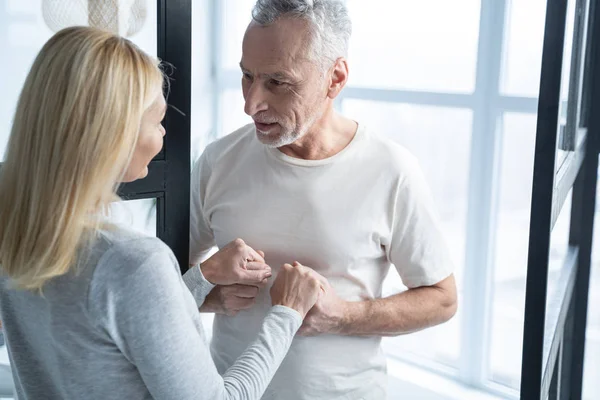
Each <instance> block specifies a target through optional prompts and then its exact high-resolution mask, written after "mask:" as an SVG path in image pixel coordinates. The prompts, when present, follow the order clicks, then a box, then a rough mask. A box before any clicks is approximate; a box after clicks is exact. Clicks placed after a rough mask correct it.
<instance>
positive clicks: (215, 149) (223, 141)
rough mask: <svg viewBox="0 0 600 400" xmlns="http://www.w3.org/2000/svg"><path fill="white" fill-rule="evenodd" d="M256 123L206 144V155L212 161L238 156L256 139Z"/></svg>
mask: <svg viewBox="0 0 600 400" xmlns="http://www.w3.org/2000/svg"><path fill="white" fill-rule="evenodd" d="M254 136H255V128H254V124H248V125H244V126H242V127H241V128H239V129H237V130H236V131H234V132H232V133H230V134H228V135H226V136H223V137H222V138H219V139H217V140H215V141H214V142H212V143H210V144H209V145H208V146H206V149H205V150H204V155H205V157H207V158H208V160H209V161H210V163H211V164H212V163H215V162H217V161H218V160H219V159H220V158H227V157H228V156H232V155H233V156H237V155H238V154H239V152H242V151H245V150H247V148H248V145H249V144H250V143H252V142H253V141H254Z"/></svg>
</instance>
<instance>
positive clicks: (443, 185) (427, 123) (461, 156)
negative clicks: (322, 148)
mask: <svg viewBox="0 0 600 400" xmlns="http://www.w3.org/2000/svg"><path fill="white" fill-rule="evenodd" d="M343 110H344V114H346V115H347V116H349V117H351V118H353V119H355V120H356V121H359V123H361V124H364V125H366V126H367V128H368V129H369V130H370V131H371V132H373V133H375V134H378V135H382V136H386V137H388V138H391V139H393V140H395V141H397V142H398V143H400V144H402V145H403V146H405V147H406V148H408V149H409V150H410V151H411V152H412V153H413V154H414V155H415V156H416V157H417V158H418V159H419V162H420V164H421V168H422V169H423V171H424V173H425V176H426V179H427V181H428V183H429V186H430V187H431V190H432V193H433V197H434V200H435V202H436V207H437V211H438V212H439V214H440V217H441V223H442V229H443V232H444V234H445V236H446V239H447V241H448V243H449V247H450V251H451V254H452V257H453V260H454V262H455V266H456V278H457V282H458V286H459V297H460V296H462V295H461V293H462V290H461V287H462V285H461V277H462V270H463V262H464V250H465V235H466V214H467V211H466V210H467V187H468V176H469V151H470V143H471V122H472V121H471V120H472V113H471V111H470V110H464V109H451V108H441V107H424V106H416V105H410V104H394V103H382V102H373V101H364V100H352V99H347V100H344V103H343ZM400 290H403V286H402V285H401V282H400V279H399V277H398V274H397V273H396V272H395V270H392V271H391V272H390V274H389V276H388V279H387V280H386V283H385V285H384V292H385V293H386V294H388V295H389V294H392V293H398V292H399V291H400ZM459 302H460V298H459ZM459 308H460V307H459ZM459 321H460V317H459V316H457V317H455V318H453V319H452V320H451V321H450V322H449V323H447V324H444V325H442V326H439V327H435V328H432V329H427V330H425V331H422V332H418V333H415V334H411V335H405V336H401V337H397V338H390V339H385V340H384V342H385V346H386V349H388V350H389V351H390V352H394V353H395V354H400V355H404V354H406V353H413V354H417V355H419V356H424V357H427V358H429V359H432V360H435V361H439V362H442V363H445V364H448V365H454V366H455V365H457V359H458V354H459V326H460V325H459Z"/></svg>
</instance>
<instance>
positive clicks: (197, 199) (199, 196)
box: [190, 149, 215, 264]
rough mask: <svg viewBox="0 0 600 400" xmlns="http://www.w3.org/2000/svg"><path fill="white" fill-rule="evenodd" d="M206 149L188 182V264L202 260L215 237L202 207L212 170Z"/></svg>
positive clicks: (211, 246)
mask: <svg viewBox="0 0 600 400" xmlns="http://www.w3.org/2000/svg"><path fill="white" fill-rule="evenodd" d="M207 150H208V149H207ZM207 150H205V151H204V153H202V156H200V158H199V159H198V161H197V162H196V165H195V166H194V169H193V171H192V177H191V182H190V207H191V208H190V264H197V263H199V262H200V261H202V260H203V259H204V257H205V256H206V255H207V254H208V252H209V251H210V250H211V249H212V248H213V247H214V246H215V237H214V234H213V231H212V229H211V227H210V222H209V219H208V216H207V215H206V213H205V207H204V205H205V200H206V195H207V188H208V184H209V180H210V175H211V172H212V170H211V166H210V163H209V161H208V158H209V155H208V152H207Z"/></svg>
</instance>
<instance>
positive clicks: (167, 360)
mask: <svg viewBox="0 0 600 400" xmlns="http://www.w3.org/2000/svg"><path fill="white" fill-rule="evenodd" d="M177 268H178V267H177V263H176V261H175V259H174V257H173V256H172V254H171V253H169V252H167V251H161V252H155V253H154V254H151V255H149V257H148V258H147V259H146V260H145V261H144V262H143V263H142V264H141V265H139V266H131V265H130V266H128V267H127V268H110V273H104V274H102V273H100V274H98V273H97V274H96V275H95V276H94V279H93V282H92V283H93V290H91V291H90V298H89V301H90V303H89V304H90V306H89V307H90V312H91V313H92V317H93V318H94V320H96V321H98V323H99V324H100V325H101V328H102V329H103V330H105V331H108V332H109V334H110V336H111V338H112V339H113V340H114V341H115V343H116V344H117V346H118V347H119V349H120V350H121V351H122V352H123V354H124V355H125V357H127V358H128V360H129V361H130V362H132V363H133V364H134V365H135V366H136V368H137V369H138V371H139V373H140V375H141V377H142V379H143V380H144V383H145V384H146V386H147V388H148V390H149V391H150V393H151V394H152V396H153V397H154V398H156V399H174V398H176V399H182V400H186V399H190V400H191V399H194V400H199V399H202V400H203V399H206V400H209V399H210V400H213V399H228V400H233V399H235V400H242V399H244V400H252V399H259V398H260V397H261V396H262V394H263V393H264V391H265V389H266V387H267V385H268V383H269V382H270V380H271V379H272V377H273V375H274V374H275V371H276V370H277V368H278V367H279V365H280V363H281V361H282V360H283V358H284V357H285V354H286V353H287V351H288V349H289V346H290V345H291V342H292V339H293V337H294V335H295V333H296V331H297V330H298V328H299V327H300V325H301V323H302V318H303V316H304V315H305V314H306V312H307V311H308V310H307V309H306V308H307V307H306V305H305V306H303V307H296V308H297V309H298V311H294V310H293V309H291V308H288V307H284V306H281V305H280V306H275V307H273V308H272V309H271V311H270V312H269V314H268V315H267V317H266V318H265V320H264V323H263V326H262V329H261V331H260V333H259V336H258V338H257V339H256V341H255V342H254V343H253V344H252V345H251V346H249V348H248V349H247V350H246V351H245V352H244V353H243V354H242V355H241V356H240V358H239V359H238V360H237V361H236V363H234V365H233V366H232V367H231V368H230V369H229V370H228V371H226V373H225V374H224V376H223V377H221V376H220V375H219V373H218V372H217V370H216V367H215V365H214V363H213V361H212V358H211V355H210V351H209V348H208V344H207V343H206V339H205V337H204V335H203V329H202V322H201V319H200V316H199V313H198V311H197V305H196V303H195V301H194V299H193V297H192V295H191V294H190V292H189V291H188V290H187V288H186V286H185V284H184V282H183V280H182V279H181V277H180V276H179V273H178V272H177V271H178V270H177ZM107 270H108V268H107ZM140 277H142V278H141V279H140ZM278 286H281V285H278ZM288 286H289V285H288ZM288 289H289V287H288ZM292 289H294V288H292ZM296 289H297V291H298V293H301V292H302V291H304V293H306V292H307V290H308V291H309V292H310V290H312V289H311V288H309V287H308V286H307V287H303V288H300V289H298V288H296ZM286 290H287V289H286ZM316 290H317V291H316V292H315V296H314V301H316V297H317V296H318V294H317V293H318V289H316ZM309 297H310V294H309ZM313 304H314V302H313ZM295 305H297V304H296V303H295ZM295 305H292V306H295ZM310 307H312V304H310V305H309V306H308V308H310Z"/></svg>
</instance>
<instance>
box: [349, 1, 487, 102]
mask: <svg viewBox="0 0 600 400" xmlns="http://www.w3.org/2000/svg"><path fill="white" fill-rule="evenodd" d="M347 4H348V8H349V11H350V16H351V18H352V23H353V33H352V39H351V41H350V55H349V57H350V59H349V63H350V71H351V73H350V81H349V84H350V85H353V86H368V87H376V88H385V89H387V88H395V89H411V90H422V91H436V92H472V91H473V90H474V87H475V68H476V58H477V41H478V37H479V33H478V32H479V11H480V1H479V0H456V1H447V0H422V1H413V0H395V1H389V0H371V1H365V0H348V1H347Z"/></svg>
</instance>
